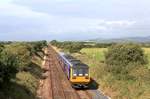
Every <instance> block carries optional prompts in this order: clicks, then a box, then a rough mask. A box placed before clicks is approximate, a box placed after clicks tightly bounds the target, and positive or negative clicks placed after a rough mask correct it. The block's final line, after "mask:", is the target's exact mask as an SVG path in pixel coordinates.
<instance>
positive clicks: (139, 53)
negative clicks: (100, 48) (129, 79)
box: [105, 44, 148, 73]
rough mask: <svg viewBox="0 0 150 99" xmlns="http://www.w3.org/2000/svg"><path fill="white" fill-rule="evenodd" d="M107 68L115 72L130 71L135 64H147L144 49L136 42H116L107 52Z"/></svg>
mask: <svg viewBox="0 0 150 99" xmlns="http://www.w3.org/2000/svg"><path fill="white" fill-rule="evenodd" d="M105 59H106V60H105V62H106V64H107V66H108V67H107V70H109V71H111V72H113V73H128V71H129V70H130V69H132V68H133V67H134V66H138V65H144V64H146V63H147V62H148V61H147V58H146V57H145V56H144V51H143V50H142V48H141V47H140V46H139V45H136V44H115V45H112V46H111V47H109V48H108V51H107V52H106V53H105Z"/></svg>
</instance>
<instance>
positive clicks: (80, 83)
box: [70, 68, 90, 88]
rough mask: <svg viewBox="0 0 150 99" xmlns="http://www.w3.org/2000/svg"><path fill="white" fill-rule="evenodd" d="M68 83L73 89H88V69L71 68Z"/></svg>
mask: <svg viewBox="0 0 150 99" xmlns="http://www.w3.org/2000/svg"><path fill="white" fill-rule="evenodd" d="M70 81H71V83H72V85H73V87H74V88H81V87H83V88H88V84H89V83H90V73H89V69H88V68H82V69H75V68H71V72H70Z"/></svg>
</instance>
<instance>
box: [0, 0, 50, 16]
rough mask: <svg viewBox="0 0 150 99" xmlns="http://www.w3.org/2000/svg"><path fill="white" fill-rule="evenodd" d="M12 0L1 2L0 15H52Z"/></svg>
mask: <svg viewBox="0 0 150 99" xmlns="http://www.w3.org/2000/svg"><path fill="white" fill-rule="evenodd" d="M10 1H11V0H8V1H7V2H2V3H0V16H16V17H25V18H28V17H29V18H33V17H34V18H36V17H50V16H49V15H48V14H46V13H40V12H35V11H32V10H31V9H29V8H28V7H25V6H20V5H16V4H14V3H12V2H10Z"/></svg>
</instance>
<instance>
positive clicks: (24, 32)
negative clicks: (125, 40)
mask: <svg viewBox="0 0 150 99" xmlns="http://www.w3.org/2000/svg"><path fill="white" fill-rule="evenodd" d="M140 3H141V2H140ZM140 3H139V2H137V5H139V6H140V7H141V8H137V6H136V7H135V5H134V3H133V2H131V1H129V0H127V1H123V2H120V1H118V0H110V1H109V2H108V0H102V1H101V2H100V1H99V0H94V1H93V0H92V1H91V0H87V1H86V0H75V1H74V0H6V1H4V0H3V2H1V1H0V12H1V13H0V38H4V39H10V38H12V37H13V38H12V39H14V40H15V38H16V39H19V40H20V39H55V38H56V39H84V38H97V37H104V38H105V37H121V36H130V33H131V32H132V33H134V34H135V35H148V33H149V31H150V29H149V28H147V30H146V29H145V28H144V27H149V26H150V25H149V24H146V22H147V23H150V21H148V20H149V17H147V16H149V14H148V13H147V12H149V11H150V9H149V8H147V7H148V4H147V3H146V2H144V3H141V5H140ZM144 8H147V10H143V9H144ZM143 13H144V14H143ZM135 16H136V17H135ZM140 18H141V19H140ZM141 23H142V24H141ZM142 31H143V32H144V33H142ZM140 32H141V33H142V34H139V33H140ZM135 35H134V36H135ZM83 37H84V38H83Z"/></svg>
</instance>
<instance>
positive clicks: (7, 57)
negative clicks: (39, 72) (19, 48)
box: [0, 50, 19, 82]
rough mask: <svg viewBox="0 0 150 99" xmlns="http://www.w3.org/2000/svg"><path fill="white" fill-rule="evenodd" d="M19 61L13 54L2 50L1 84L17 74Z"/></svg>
mask: <svg viewBox="0 0 150 99" xmlns="http://www.w3.org/2000/svg"><path fill="white" fill-rule="evenodd" d="M18 66H19V59H18V57H17V56H16V55H15V54H12V53H9V52H7V51H6V50H3V51H2V52H1V53H0V79H1V81H2V82H8V81H9V80H10V79H11V78H15V77H16V73H17V72H18V70H17V69H18Z"/></svg>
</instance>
